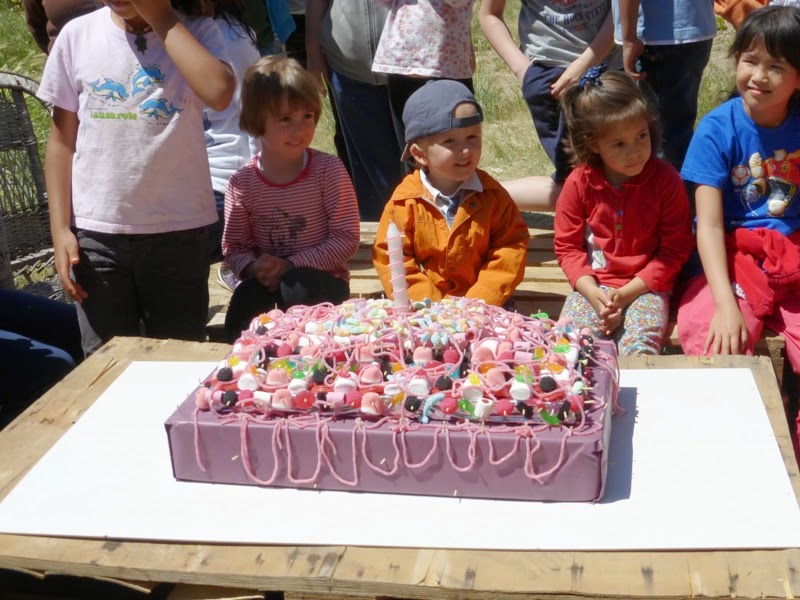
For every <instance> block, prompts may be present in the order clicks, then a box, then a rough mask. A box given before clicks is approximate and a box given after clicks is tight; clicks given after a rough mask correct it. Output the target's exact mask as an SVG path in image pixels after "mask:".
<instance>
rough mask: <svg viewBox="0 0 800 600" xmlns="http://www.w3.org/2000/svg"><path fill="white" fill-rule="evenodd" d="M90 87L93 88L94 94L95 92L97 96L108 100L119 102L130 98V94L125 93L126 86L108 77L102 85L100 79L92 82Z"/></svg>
mask: <svg viewBox="0 0 800 600" xmlns="http://www.w3.org/2000/svg"><path fill="white" fill-rule="evenodd" d="M89 85H90V86H91V87H92V92H94V94H95V95H96V96H100V97H101V98H105V99H106V100H113V101H114V102H119V101H121V100H124V99H125V98H127V97H128V92H126V91H125V86H124V85H122V84H121V83H117V82H116V81H114V80H113V79H111V78H110V77H106V80H105V81H104V82H103V83H100V80H99V79H98V80H97V81H93V82H91V83H90V84H89Z"/></svg>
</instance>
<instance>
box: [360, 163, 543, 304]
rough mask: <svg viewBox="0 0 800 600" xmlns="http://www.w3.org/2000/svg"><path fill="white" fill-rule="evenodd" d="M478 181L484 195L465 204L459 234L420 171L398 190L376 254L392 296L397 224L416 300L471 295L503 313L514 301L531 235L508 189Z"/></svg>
mask: <svg viewBox="0 0 800 600" xmlns="http://www.w3.org/2000/svg"><path fill="white" fill-rule="evenodd" d="M477 174H478V178H479V180H480V182H481V185H482V186H483V191H482V192H474V193H472V195H469V196H467V197H466V198H465V199H464V201H463V202H462V203H461V206H460V207H459V208H458V212H457V213H456V217H455V219H454V221H453V227H452V229H450V228H448V226H447V221H446V220H445V218H444V215H442V213H441V211H440V210H439V208H438V207H437V206H436V204H435V203H434V201H433V199H431V197H430V194H429V192H428V191H427V189H426V188H425V186H424V185H423V184H422V181H421V179H420V175H419V169H417V170H415V171H414V172H413V173H411V174H410V175H407V176H406V178H405V179H404V180H403V181H402V182H400V185H399V186H397V189H396V190H395V191H394V194H393V195H392V197H391V199H390V200H389V202H388V203H387V204H386V208H385V209H384V211H383V216H382V217H381V221H380V224H379V225H378V233H377V235H376V237H375V245H374V246H373V248H372V262H373V263H374V264H375V268H376V269H377V271H378V276H379V277H380V279H381V283H383V289H384V290H386V295H387V296H389V297H391V291H392V283H391V273H390V269H389V253H388V248H387V244H386V230H387V228H388V227H389V222H390V221H393V222H394V223H395V225H397V227H398V229H400V231H401V232H402V233H403V235H404V239H403V258H404V265H405V270H406V281H407V282H408V296H409V298H410V299H411V301H420V300H424V299H425V298H430V299H431V300H433V301H437V300H441V299H442V298H444V297H445V296H465V297H467V298H482V299H483V300H485V301H486V302H487V303H489V304H496V305H498V306H502V305H503V304H504V303H505V302H506V301H507V300H508V299H509V298H510V297H511V294H512V293H513V292H514V289H515V288H516V287H517V285H519V283H520V281H522V278H523V276H524V274H525V262H526V258H527V252H528V240H529V239H530V234H529V233H528V227H527V226H526V225H525V221H523V219H522V215H521V214H520V212H519V209H517V205H516V204H514V201H513V200H512V199H511V196H509V195H508V192H507V191H506V190H505V188H503V187H502V186H501V185H500V184H499V183H498V182H497V181H496V180H495V179H494V178H492V177H491V176H490V175H489V174H487V173H485V172H484V171H481V170H480V169H478V171H477Z"/></svg>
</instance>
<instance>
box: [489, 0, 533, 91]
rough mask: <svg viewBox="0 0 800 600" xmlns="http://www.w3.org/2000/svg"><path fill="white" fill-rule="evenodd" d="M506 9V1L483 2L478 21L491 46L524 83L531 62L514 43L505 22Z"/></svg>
mask: <svg viewBox="0 0 800 600" xmlns="http://www.w3.org/2000/svg"><path fill="white" fill-rule="evenodd" d="M505 7H506V0H483V3H482V4H481V9H480V12H479V13H478V21H479V22H480V24H481V29H482V30H483V34H484V35H485V36H486V39H487V40H489V44H491V46H492V48H494V51H495V52H497V55H498V56H499V57H500V58H502V59H503V62H504V63H506V65H508V68H509V69H511V72H512V73H514V76H515V77H516V78H517V80H518V81H519V82H520V83H522V78H523V77H524V76H525V71H527V70H528V67H529V66H530V62H529V61H528V59H527V58H526V57H525V54H523V53H522V50H520V49H519V47H518V46H517V44H516V43H515V42H514V39H513V38H512V37H511V32H510V31H509V30H508V27H507V26H506V22H505V21H504V20H503V9H505Z"/></svg>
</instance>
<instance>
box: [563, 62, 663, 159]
mask: <svg viewBox="0 0 800 600" xmlns="http://www.w3.org/2000/svg"><path fill="white" fill-rule="evenodd" d="M582 81H584V83H582V84H581V83H575V84H573V85H571V86H570V87H568V88H567V89H566V90H565V91H564V94H563V95H562V97H561V106H562V108H563V109H564V117H565V119H566V122H567V138H566V140H565V142H564V147H565V149H566V151H567V154H569V155H570V157H571V160H572V164H573V165H576V166H577V165H580V164H588V165H590V166H593V167H599V166H601V165H602V161H601V160H600V156H599V155H598V154H596V153H595V152H592V150H591V149H590V148H589V144H590V142H591V141H592V140H593V139H595V138H597V137H598V136H599V135H600V134H601V132H603V131H606V130H608V129H609V128H611V127H613V126H614V125H616V124H618V123H622V122H624V121H628V120H630V119H644V120H646V121H647V124H648V128H649V130H650V144H651V147H652V151H653V154H656V153H657V152H658V151H659V149H660V147H661V127H660V125H659V122H658V114H657V113H656V111H655V110H654V109H653V107H652V106H651V105H650V103H649V102H648V101H647V99H646V98H645V96H644V94H643V93H642V91H641V90H640V89H639V86H637V85H636V82H635V81H634V80H633V78H632V77H631V76H630V75H627V74H626V73H623V72H621V71H608V72H606V73H603V74H602V75H600V77H599V78H596V79H594V80H592V79H590V80H584V79H582Z"/></svg>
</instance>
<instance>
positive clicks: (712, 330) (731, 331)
mask: <svg viewBox="0 0 800 600" xmlns="http://www.w3.org/2000/svg"><path fill="white" fill-rule="evenodd" d="M748 338H749V333H748V331H747V323H745V321H744V317H743V316H742V312H741V311H740V310H739V307H738V306H736V305H735V304H731V305H725V306H722V307H717V310H715V311H714V316H713V317H711V324H710V325H709V327H708V337H706V344H705V346H704V347H703V353H704V354H708V352H709V350H710V351H711V353H712V354H739V353H741V352H744V351H745V349H746V348H747V340H748Z"/></svg>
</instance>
